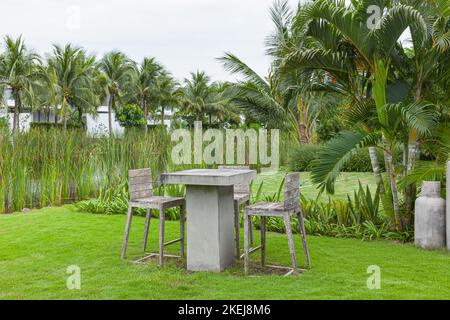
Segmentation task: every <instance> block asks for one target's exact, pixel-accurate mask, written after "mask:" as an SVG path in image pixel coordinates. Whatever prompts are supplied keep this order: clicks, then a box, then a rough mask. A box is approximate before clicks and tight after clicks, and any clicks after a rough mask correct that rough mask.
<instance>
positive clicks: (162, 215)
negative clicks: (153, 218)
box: [159, 206, 165, 267]
mask: <svg viewBox="0 0 450 320" xmlns="http://www.w3.org/2000/svg"><path fill="white" fill-rule="evenodd" d="M164 220H165V208H164V206H161V207H160V208H159V266H160V267H162V266H163V264H164Z"/></svg>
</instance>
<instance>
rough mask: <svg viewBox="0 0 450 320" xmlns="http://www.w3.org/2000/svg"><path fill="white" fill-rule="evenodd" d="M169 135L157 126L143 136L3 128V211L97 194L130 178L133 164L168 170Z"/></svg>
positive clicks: (0, 200)
mask: <svg viewBox="0 0 450 320" xmlns="http://www.w3.org/2000/svg"><path fill="white" fill-rule="evenodd" d="M169 141H170V137H169V135H168V133H167V132H166V131H165V130H160V129H155V130H152V131H151V132H149V133H148V134H147V135H144V134H143V133H142V132H137V131H127V133H126V134H125V135H124V136H122V137H92V136H89V135H87V134H86V133H85V132H84V131H82V130H61V129H50V130H48V129H42V128H35V129H32V130H30V131H28V132H22V133H16V134H14V135H11V134H10V133H9V132H8V131H6V130H2V131H1V132H0V213H5V212H6V213H7V212H14V211H20V210H22V209H23V208H25V207H29V208H31V207H35V208H41V207H45V206H49V205H51V206H59V205H62V204H64V203H68V202H74V201H79V200H84V199H88V198H91V197H97V196H98V195H99V192H100V190H102V189H103V190H105V189H109V188H115V187H116V188H117V187H118V186H120V185H121V184H123V183H126V179H127V176H128V174H127V172H128V170H129V169H131V168H139V167H150V168H152V172H154V174H155V175H156V174H158V173H159V172H161V171H163V170H164V168H165V167H166V165H167V161H168V156H169V154H168V146H169Z"/></svg>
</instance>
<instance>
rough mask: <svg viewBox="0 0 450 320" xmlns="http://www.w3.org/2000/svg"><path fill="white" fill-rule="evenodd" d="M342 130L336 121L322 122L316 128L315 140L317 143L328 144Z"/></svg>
mask: <svg viewBox="0 0 450 320" xmlns="http://www.w3.org/2000/svg"><path fill="white" fill-rule="evenodd" d="M341 130H342V125H341V124H340V123H339V121H338V120H337V119H330V120H322V121H320V122H319V123H318V125H317V128H316V133H317V138H318V140H319V142H321V143H324V142H328V141H329V140H331V139H332V138H334V137H335V136H336V135H337V134H338V133H339V132H340V131H341Z"/></svg>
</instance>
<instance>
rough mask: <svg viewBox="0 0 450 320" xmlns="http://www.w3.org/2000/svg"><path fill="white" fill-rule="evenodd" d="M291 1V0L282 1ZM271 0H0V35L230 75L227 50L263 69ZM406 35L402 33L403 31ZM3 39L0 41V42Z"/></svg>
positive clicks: (37, 46)
mask: <svg viewBox="0 0 450 320" xmlns="http://www.w3.org/2000/svg"><path fill="white" fill-rule="evenodd" d="M289 1H290V3H291V6H296V5H297V3H298V0H289ZM272 3H273V0H146V1H145V0H0V36H4V35H11V36H14V37H17V36H19V35H22V36H23V37H24V39H25V41H26V44H27V46H28V47H29V48H31V49H33V50H35V51H36V52H38V53H39V54H44V53H48V52H50V51H51V45H52V44H54V43H56V44H60V45H64V44H65V43H67V42H71V43H73V44H75V45H78V46H82V47H84V48H85V49H86V50H88V52H90V53H93V54H97V55H98V56H101V55H103V54H104V53H105V52H108V51H111V50H120V51H123V52H125V53H126V54H127V55H128V56H130V57H131V58H132V59H134V60H135V61H137V62H140V61H141V60H142V58H143V57H144V56H151V57H156V59H157V60H158V61H159V62H160V63H162V64H163V65H164V66H165V67H166V68H167V69H168V70H169V71H170V72H172V74H173V75H174V76H175V77H176V78H177V79H178V80H182V79H183V78H185V77H188V76H189V72H191V71H195V70H197V69H198V70H204V71H206V72H207V74H209V75H210V76H212V78H213V80H234V79H235V76H231V75H229V74H228V73H227V72H226V71H225V70H224V69H223V68H222V66H221V65H220V63H219V62H218V61H216V59H215V58H218V57H220V56H222V55H223V53H224V52H225V51H230V52H232V53H234V54H235V55H237V56H238V57H239V58H241V59H242V60H243V61H245V62H246V63H247V64H249V65H250V66H251V67H252V68H253V69H254V70H255V71H257V72H258V73H259V74H260V75H263V76H265V75H266V74H267V70H268V67H269V59H268V58H267V57H266V56H265V54H264V50H265V48H264V40H265V38H266V36H267V35H269V34H270V33H271V32H272V30H273V25H272V22H271V19H270V15H269V8H270V6H271V5H272ZM402 38H403V39H404V38H406V34H405V35H404V36H403V37H402ZM2 45H3V43H1V44H0V49H1V46H2Z"/></svg>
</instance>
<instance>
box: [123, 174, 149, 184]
mask: <svg viewBox="0 0 450 320" xmlns="http://www.w3.org/2000/svg"><path fill="white" fill-rule="evenodd" d="M128 183H129V185H135V184H146V183H147V184H151V183H152V177H151V176H139V177H130V178H129V180H128Z"/></svg>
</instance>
